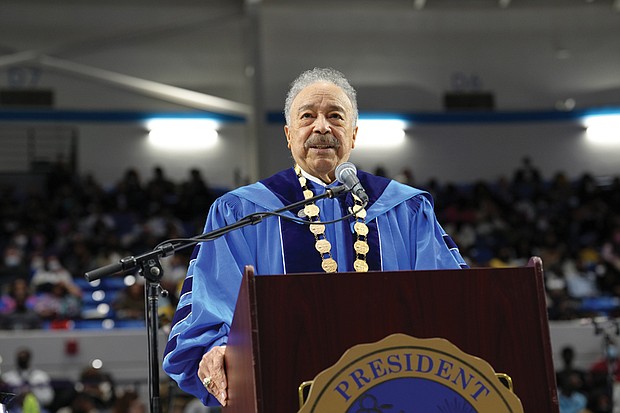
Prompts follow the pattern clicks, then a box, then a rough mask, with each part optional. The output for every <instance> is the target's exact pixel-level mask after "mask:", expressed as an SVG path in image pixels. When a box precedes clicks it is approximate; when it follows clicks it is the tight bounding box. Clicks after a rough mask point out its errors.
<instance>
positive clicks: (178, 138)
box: [147, 118, 218, 150]
mask: <svg viewBox="0 0 620 413" xmlns="http://www.w3.org/2000/svg"><path fill="white" fill-rule="evenodd" d="M217 127H218V123H217V122H216V121H214V120H212V119H182V118H178V119H177V118H157V119H151V120H149V121H148V122H147V128H148V129H149V142H151V143H152V144H153V145H154V146H157V147H160V148H164V149H173V150H192V149H207V148H211V147H213V146H215V145H216V144H217V137H218V133H217Z"/></svg>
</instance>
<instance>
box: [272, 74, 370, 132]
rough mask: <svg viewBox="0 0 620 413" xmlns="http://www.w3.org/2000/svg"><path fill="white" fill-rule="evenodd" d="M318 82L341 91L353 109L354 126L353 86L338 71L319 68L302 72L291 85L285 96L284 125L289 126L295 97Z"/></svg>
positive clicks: (355, 109)
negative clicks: (333, 86)
mask: <svg viewBox="0 0 620 413" xmlns="http://www.w3.org/2000/svg"><path fill="white" fill-rule="evenodd" d="M318 82H327V83H333V84H334V85H336V86H338V87H339V88H340V89H342V91H343V92H344V93H345V94H346V95H347V97H348V98H349V100H350V101H351V106H352V107H353V126H355V125H356V124H357V117H358V112H357V98H356V92H355V89H353V86H351V84H350V83H349V81H348V80H347V78H346V77H344V75H343V74H342V73H341V72H339V71H338V70H335V69H332V68H319V67H315V68H314V69H312V70H307V71H305V72H303V73H302V74H300V75H299V76H298V77H297V79H295V80H294V81H293V82H292V83H291V88H290V89H289V91H288V94H287V95H286V101H285V103H284V118H285V119H286V124H287V125H290V124H291V106H292V105H293V100H294V99H295V97H297V95H298V94H299V92H301V91H302V90H303V89H304V88H305V87H307V86H309V85H311V84H313V83H318Z"/></svg>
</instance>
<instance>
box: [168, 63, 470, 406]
mask: <svg viewBox="0 0 620 413" xmlns="http://www.w3.org/2000/svg"><path fill="white" fill-rule="evenodd" d="M284 115H285V118H286V125H285V126H284V134H285V135H286V142H287V145H288V147H289V149H290V150H291V155H292V157H293V160H294V166H293V167H291V168H289V169H286V170H284V171H281V172H279V173H277V174H275V175H273V176H271V177H269V178H267V179H264V180H262V181H260V182H257V183H254V184H252V185H248V186H245V187H241V188H238V189H235V190H233V191H231V192H229V193H227V194H225V195H223V196H222V197H220V198H219V199H217V200H216V201H215V203H214V204H213V206H212V207H211V209H210V211H209V214H208V216H207V222H206V226H205V230H204V231H205V233H207V232H210V231H213V230H215V229H218V228H221V227H224V226H226V225H230V224H233V223H235V222H237V221H238V220H240V219H241V218H243V217H246V216H247V215H249V214H251V213H255V212H258V211H274V210H276V209H279V208H282V207H284V206H286V205H290V204H292V203H294V202H298V201H303V200H304V199H306V200H307V199H309V198H312V197H315V196H316V195H320V194H323V193H325V192H326V191H331V190H332V189H334V188H337V187H338V186H342V185H344V186H346V187H347V189H351V190H350V191H348V192H347V193H346V194H344V193H343V194H341V195H340V196H335V197H333V198H330V197H325V198H321V199H318V200H316V201H309V203H308V204H307V205H305V206H304V207H303V209H301V208H300V211H291V212H289V215H290V217H291V218H297V219H298V220H299V218H298V217H302V218H303V219H305V220H307V221H310V222H311V223H312V224H309V225H302V224H300V223H299V222H295V221H291V220H289V219H283V218H282V217H281V216H278V217H269V218H267V219H265V220H264V221H262V222H260V223H259V224H258V225H251V226H246V227H244V228H241V229H238V230H235V231H231V232H229V233H227V234H226V236H224V237H220V238H217V239H215V240H214V241H210V242H203V243H201V244H198V246H197V247H196V249H195V251H194V254H193V256H192V259H191V261H190V265H189V268H188V273H187V277H186V279H185V282H184V285H183V290H182V293H181V299H180V301H179V304H178V307H177V309H176V313H175V316H174V320H173V326H172V330H171V332H170V336H169V340H168V343H167V345H166V349H165V355H164V360H163V368H164V370H165V371H166V373H167V374H168V375H169V376H170V377H172V378H173V379H174V380H175V381H176V382H177V383H178V384H179V386H180V387H181V389H183V390H184V391H186V392H188V393H190V394H193V395H195V396H196V397H198V398H199V399H201V400H202V402H203V403H204V404H205V405H208V406H217V405H219V404H221V405H226V402H227V380H226V373H225V369H224V353H225V351H226V343H227V340H228V334H229V331H230V326H231V323H232V319H233V313H234V310H235V304H236V301H237V295H238V291H239V286H240V283H241V277H242V271H243V269H244V267H245V266H246V265H252V266H253V267H254V269H255V274H257V275H261V274H294V273H309V272H327V273H336V272H346V271H360V272H363V271H397V270H429V269H450V268H455V269H458V268H465V267H466V266H467V265H466V263H465V261H464V260H463V258H462V257H461V254H460V253H459V250H458V248H457V246H456V245H455V244H454V242H453V241H452V240H451V239H450V237H449V236H448V235H447V234H446V233H445V231H444V230H443V229H442V227H441V226H440V224H439V223H438V221H437V218H436V216H435V213H434V211H433V201H432V198H431V196H430V194H428V193H427V192H424V191H421V190H419V189H415V188H413V187H410V186H407V185H404V184H401V183H398V182H396V181H393V180H390V179H387V178H383V177H379V176H375V175H372V174H369V173H366V172H363V171H357V170H356V168H355V167H354V166H353V164H351V163H350V162H347V161H348V159H349V155H350V154H351V150H353V148H354V147H355V138H356V135H357V130H358V128H357V118H358V110H357V100H356V92H355V89H353V87H352V86H351V85H350V84H349V82H348V80H347V79H346V78H345V77H344V76H343V74H342V73H340V72H338V71H336V70H334V69H329V68H327V69H324V68H315V69H313V70H309V71H306V72H304V73H302V74H301V75H300V76H299V77H298V78H297V79H296V80H295V81H293V82H292V84H291V88H290V90H289V92H288V95H287V97H286V102H285V107H284ZM338 168H340V169H338ZM343 181H344V182H343ZM347 215H350V216H349V217H348V218H347ZM343 218H344V219H343ZM339 219H342V220H340V221H337V220H339ZM335 220H336V221H337V222H335V223H328V221H335ZM323 222H324V223H326V224H323ZM327 276H328V275H327ZM331 276H335V275H331Z"/></svg>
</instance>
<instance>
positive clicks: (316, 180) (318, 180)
mask: <svg viewBox="0 0 620 413" xmlns="http://www.w3.org/2000/svg"><path fill="white" fill-rule="evenodd" d="M299 170H300V171H301V176H303V177H304V178H306V179H307V180H309V181H312V182H314V183H315V184H319V185H321V186H322V187H328V186H329V185H331V184H333V183H334V182H336V181H334V182H332V183H331V184H326V183H325V182H323V181H322V180H321V179H319V178H317V177H316V176H312V175H310V174H309V173H308V172H306V171H304V170H303V169H302V167H301V166H300V167H299Z"/></svg>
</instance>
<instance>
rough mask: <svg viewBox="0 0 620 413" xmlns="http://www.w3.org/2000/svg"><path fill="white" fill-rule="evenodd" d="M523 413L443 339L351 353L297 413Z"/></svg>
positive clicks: (396, 342) (396, 339)
mask: <svg viewBox="0 0 620 413" xmlns="http://www.w3.org/2000/svg"><path fill="white" fill-rule="evenodd" d="M417 412H425V413H434V412H436V413H446V412H450V413H523V407H522V405H521V401H520V400H519V398H518V397H517V396H516V395H515V394H514V393H513V392H512V391H510V390H509V389H508V388H507V387H506V386H505V385H504V384H503V383H502V382H501V381H500V380H499V378H498V377H497V375H496V374H495V371H493V369H492V368H491V366H490V365H489V364H488V363H487V362H486V361H484V360H482V359H480V358H477V357H474V356H471V355H468V354H465V353H464V352H462V351H461V350H460V349H458V348H457V347H456V346H454V345H453V344H451V343H450V342H449V341H447V340H445V339H440V338H431V339H417V338H414V337H411V336H407V335H405V334H393V335H390V336H388V337H386V338H385V339H383V340H381V341H378V342H376V343H372V344H361V345H358V346H354V347H352V348H350V349H349V350H347V351H346V352H345V354H344V355H343V356H342V357H341V359H340V360H339V361H338V362H337V363H336V364H335V365H333V366H332V367H329V368H328V369H326V370H324V371H323V372H321V373H319V375H318V376H317V377H316V378H315V380H314V382H313V384H312V387H311V389H310V393H309V395H308V399H307V400H306V402H305V403H304V405H303V406H302V408H301V410H300V411H299V413H417Z"/></svg>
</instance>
